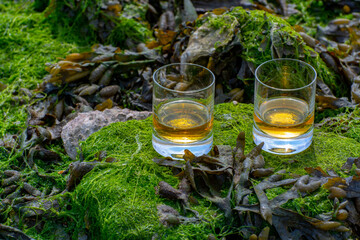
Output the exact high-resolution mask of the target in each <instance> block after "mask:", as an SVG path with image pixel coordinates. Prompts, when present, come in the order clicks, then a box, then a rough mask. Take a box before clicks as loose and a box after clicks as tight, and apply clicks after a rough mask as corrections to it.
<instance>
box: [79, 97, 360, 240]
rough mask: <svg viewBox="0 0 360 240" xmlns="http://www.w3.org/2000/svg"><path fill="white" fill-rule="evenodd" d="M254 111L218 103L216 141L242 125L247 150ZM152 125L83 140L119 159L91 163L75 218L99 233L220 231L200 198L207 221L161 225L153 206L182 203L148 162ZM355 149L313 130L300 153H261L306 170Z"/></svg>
mask: <svg viewBox="0 0 360 240" xmlns="http://www.w3.org/2000/svg"><path fill="white" fill-rule="evenodd" d="M252 115H253V107H252V105H246V104H237V105H234V104H232V103H228V104H220V105H216V106H215V119H214V143H215V144H226V145H232V146H234V145H235V142H236V140H235V139H236V136H237V134H238V133H239V132H240V131H244V132H245V134H246V149H245V153H247V152H249V150H250V149H251V148H253V147H254V143H253V142H252ZM151 131H152V127H151V117H150V118H147V119H145V120H141V121H135V120H131V121H127V122H118V123H113V124H111V125H109V126H108V127H105V128H103V129H101V130H100V131H99V132H96V133H94V134H92V135H91V136H90V137H89V138H88V139H87V140H86V141H85V142H82V144H81V148H82V150H83V155H84V157H85V159H87V160H92V159H94V158H96V157H95V156H96V153H97V152H99V151H106V152H107V154H108V156H112V157H115V158H117V159H118V162H116V163H112V164H104V165H99V166H97V167H95V168H94V170H93V171H91V172H90V173H89V174H87V175H85V177H84V178H83V180H82V182H81V183H80V184H79V185H78V186H77V188H76V189H75V194H74V203H75V204H74V208H73V210H74V211H76V212H77V213H78V219H84V218H85V219H86V220H85V223H83V222H82V220H81V221H79V229H81V227H84V224H85V225H86V226H88V229H90V230H91V235H92V236H93V237H94V238H100V239H139V238H141V239H151V237H152V236H154V235H156V236H158V238H160V239H179V238H185V239H186V238H188V239H206V238H207V236H208V235H209V234H214V235H216V236H221V235H222V234H224V232H220V233H218V232H215V230H214V229H215V228H219V229H223V231H227V230H228V229H226V224H225V219H224V216H223V214H222V213H221V211H220V210H218V209H217V208H216V207H215V206H212V205H211V203H209V202H207V201H206V200H203V199H200V200H199V202H200V204H199V205H196V206H193V208H194V209H195V210H197V211H198V212H199V213H200V214H201V215H202V216H203V217H204V218H205V219H206V220H208V221H209V222H201V223H199V224H188V225H179V226H175V227H171V228H165V227H163V226H161V225H160V223H159V220H158V216H157V215H156V212H157V209H156V206H157V205H159V204H167V205H171V206H172V207H174V208H175V209H176V210H178V211H180V205H179V204H174V203H170V202H169V201H167V200H164V199H161V198H159V196H157V195H156V194H155V186H157V184H158V183H159V182H160V181H166V182H168V183H169V184H171V185H172V186H176V185H177V184H178V180H177V179H176V178H175V177H174V176H173V175H172V173H171V171H170V170H169V169H167V168H163V167H160V166H158V165H156V164H155V163H153V162H152V159H153V157H159V155H158V154H157V153H156V152H155V151H154V150H153V149H152V145H151V144H152V143H151V136H152V135H151ZM359 154H360V143H358V142H357V141H355V140H353V139H351V138H346V137H342V136H337V135H335V134H333V133H326V132H323V131H321V130H316V131H315V133H314V141H313V144H312V146H311V147H310V148H309V149H308V150H306V151H305V152H304V153H301V154H298V155H295V156H290V157H278V156H274V155H272V154H266V153H264V154H263V155H264V157H265V161H266V164H267V167H273V168H275V171H276V170H279V169H283V168H286V169H288V170H289V171H291V172H294V173H304V172H305V171H304V170H303V168H304V167H305V166H306V167H316V166H320V167H322V168H324V169H326V168H334V169H339V168H340V167H341V165H342V164H343V163H344V162H345V161H346V158H348V157H352V156H358V155H359ZM195 197H196V196H195ZM188 214H190V213H188ZM224 226H225V227H224Z"/></svg>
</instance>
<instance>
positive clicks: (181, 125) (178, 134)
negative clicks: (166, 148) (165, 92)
mask: <svg viewBox="0 0 360 240" xmlns="http://www.w3.org/2000/svg"><path fill="white" fill-rule="evenodd" d="M212 125H213V118H212V116H211V114H210V112H209V110H208V108H207V107H206V106H205V105H202V104H200V103H198V102H195V101H190V100H177V101H172V102H168V103H165V104H163V105H161V106H160V107H159V108H158V109H155V110H154V115H153V127H154V130H155V134H156V135H157V136H158V137H160V138H162V139H165V140H169V141H172V142H175V143H183V144H185V143H192V142H196V141H199V140H202V139H205V138H206V137H208V136H209V135H210V134H211V129H212Z"/></svg>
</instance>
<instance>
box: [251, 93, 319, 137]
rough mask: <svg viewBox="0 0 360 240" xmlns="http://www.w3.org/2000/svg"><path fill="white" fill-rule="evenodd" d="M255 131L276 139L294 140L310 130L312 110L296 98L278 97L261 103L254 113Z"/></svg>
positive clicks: (312, 119) (312, 120) (312, 118)
mask: <svg viewBox="0 0 360 240" xmlns="http://www.w3.org/2000/svg"><path fill="white" fill-rule="evenodd" d="M254 122H255V127H257V129H259V130H261V131H263V132H265V133H267V134H268V135H270V136H273V137H277V138H295V137H298V136H300V135H302V134H304V133H306V132H308V131H309V130H310V128H311V127H312V125H313V123H314V110H313V109H309V105H308V104H307V103H306V102H305V101H303V100H301V99H298V98H291V97H279V98H274V99H270V100H268V101H265V102H263V103H262V104H261V105H260V106H259V107H258V108H256V109H255V111H254Z"/></svg>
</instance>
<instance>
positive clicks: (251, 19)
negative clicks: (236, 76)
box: [224, 7, 348, 96]
mask: <svg viewBox="0 0 360 240" xmlns="http://www.w3.org/2000/svg"><path fill="white" fill-rule="evenodd" d="M224 15H230V16H235V17H236V19H237V20H238V22H239V26H240V28H239V31H238V32H237V38H238V39H239V41H240V43H241V45H242V46H243V52H242V58H243V59H245V60H246V61H248V62H251V63H254V65H255V67H256V66H258V65H260V64H261V63H263V62H265V61H267V60H270V59H272V58H275V56H274V55H275V53H274V49H280V51H282V52H283V53H282V54H283V55H282V56H280V57H287V58H300V56H302V57H301V58H303V59H304V61H305V62H307V63H309V64H310V65H312V66H313V67H314V68H315V70H316V72H317V74H318V77H319V78H320V79H322V80H323V81H324V82H325V83H326V84H327V85H328V86H329V87H330V88H331V89H332V90H333V92H334V94H335V95H336V96H347V91H348V89H347V87H346V85H345V84H344V83H343V82H342V81H340V78H339V76H337V75H336V74H335V73H334V72H333V71H332V70H330V69H329V68H328V67H327V66H326V64H325V63H324V62H323V61H322V59H321V58H320V57H319V55H318V54H317V53H316V52H315V51H314V50H313V49H312V48H310V47H308V46H307V45H306V44H305V43H304V41H303V40H302V37H301V36H300V35H299V34H298V33H297V32H296V31H295V30H294V29H293V28H292V27H291V25H290V24H289V23H288V22H287V21H285V20H284V19H282V18H280V17H277V16H275V15H272V14H269V13H266V12H264V11H258V10H254V11H247V10H244V9H243V8H241V7H236V8H234V9H233V10H232V11H231V12H229V13H225V14H224ZM270 44H272V46H270ZM313 55H315V56H316V57H312V56H313Z"/></svg>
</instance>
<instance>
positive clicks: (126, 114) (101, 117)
mask: <svg viewBox="0 0 360 240" xmlns="http://www.w3.org/2000/svg"><path fill="white" fill-rule="evenodd" d="M150 115H151V112H148V111H142V112H139V111H133V110H129V109H127V108H125V109H120V108H112V109H106V110H104V111H103V112H101V111H90V112H85V113H79V114H78V116H77V117H76V118H74V119H73V120H71V121H69V122H68V123H67V124H66V125H65V126H64V127H63V129H62V132H61V139H62V140H63V143H64V147H65V150H66V152H67V154H68V155H69V156H70V158H71V159H73V160H75V159H76V155H77V151H78V149H79V148H80V146H79V142H80V141H84V140H85V139H86V138H88V137H89V136H90V135H91V134H92V133H94V132H97V131H99V130H100V129H101V128H103V127H105V126H108V125H109V124H111V123H114V122H125V121H127V120H132V119H135V120H141V119H145V118H147V117H149V116H150Z"/></svg>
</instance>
